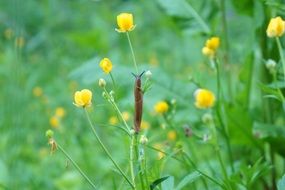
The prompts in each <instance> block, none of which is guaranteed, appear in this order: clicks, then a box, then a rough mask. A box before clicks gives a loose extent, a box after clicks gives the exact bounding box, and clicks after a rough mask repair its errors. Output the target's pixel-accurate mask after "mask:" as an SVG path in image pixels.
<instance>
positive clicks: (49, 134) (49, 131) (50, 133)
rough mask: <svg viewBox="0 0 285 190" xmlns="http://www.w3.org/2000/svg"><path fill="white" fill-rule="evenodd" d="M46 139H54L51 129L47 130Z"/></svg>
mask: <svg viewBox="0 0 285 190" xmlns="http://www.w3.org/2000/svg"><path fill="white" fill-rule="evenodd" d="M46 137H47V138H49V139H50V138H52V137H53V131H52V130H50V129H49V130H47V131H46Z"/></svg>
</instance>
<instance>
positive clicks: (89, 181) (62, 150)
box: [57, 144, 96, 189]
mask: <svg viewBox="0 0 285 190" xmlns="http://www.w3.org/2000/svg"><path fill="white" fill-rule="evenodd" d="M57 147H58V149H59V150H60V151H61V152H62V153H63V154H64V155H65V156H66V157H67V158H68V159H69V160H70V162H71V163H72V164H73V165H74V167H75V168H76V169H77V170H78V171H79V173H80V174H81V175H82V177H83V178H85V179H86V180H87V181H88V183H89V184H90V185H91V186H92V187H93V189H96V186H95V185H94V184H93V183H92V181H91V180H90V179H89V178H88V177H87V175H86V174H85V173H84V172H83V171H82V170H81V168H80V167H79V166H78V165H77V164H76V162H75V161H74V160H73V159H72V158H71V156H69V154H68V153H67V152H66V151H65V150H64V149H63V148H62V147H61V146H60V145H59V144H57Z"/></svg>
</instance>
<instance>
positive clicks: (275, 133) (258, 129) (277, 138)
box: [253, 122, 285, 157]
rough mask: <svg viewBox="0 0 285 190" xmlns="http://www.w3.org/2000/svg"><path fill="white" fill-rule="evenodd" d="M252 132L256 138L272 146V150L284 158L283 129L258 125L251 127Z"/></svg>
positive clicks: (264, 124) (284, 133)
mask: <svg viewBox="0 0 285 190" xmlns="http://www.w3.org/2000/svg"><path fill="white" fill-rule="evenodd" d="M253 131H254V133H255V134H257V136H258V137H259V138H261V139H263V140H264V141H266V142H268V143H269V144H271V145H272V147H273V149H274V150H275V151H277V152H278V153H279V154H280V155H282V156H283V157H285V147H284V146H283V145H284V144H285V128H284V126H277V125H273V124H266V123H258V122H255V123H254V125H253Z"/></svg>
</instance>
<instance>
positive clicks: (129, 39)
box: [126, 32, 139, 74]
mask: <svg viewBox="0 0 285 190" xmlns="http://www.w3.org/2000/svg"><path fill="white" fill-rule="evenodd" d="M126 34H127V38H128V42H129V45H130V49H131V53H132V57H133V61H134V65H135V68H136V72H137V74H139V70H138V66H137V61H136V57H135V53H134V49H133V46H132V42H131V38H130V35H129V32H126Z"/></svg>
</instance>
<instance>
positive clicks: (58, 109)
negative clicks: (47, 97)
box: [55, 107, 65, 117]
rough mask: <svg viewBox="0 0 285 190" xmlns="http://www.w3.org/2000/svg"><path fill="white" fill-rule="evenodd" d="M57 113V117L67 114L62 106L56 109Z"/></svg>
mask: <svg viewBox="0 0 285 190" xmlns="http://www.w3.org/2000/svg"><path fill="white" fill-rule="evenodd" d="M55 115H56V116H57V117H63V116H64V115H65V110H64V108H62V107H58V108H56V109H55Z"/></svg>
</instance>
